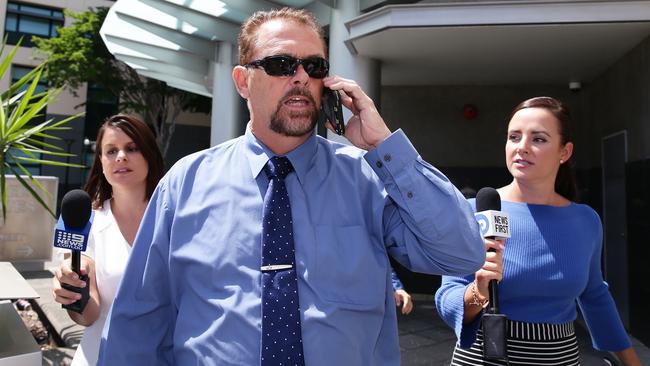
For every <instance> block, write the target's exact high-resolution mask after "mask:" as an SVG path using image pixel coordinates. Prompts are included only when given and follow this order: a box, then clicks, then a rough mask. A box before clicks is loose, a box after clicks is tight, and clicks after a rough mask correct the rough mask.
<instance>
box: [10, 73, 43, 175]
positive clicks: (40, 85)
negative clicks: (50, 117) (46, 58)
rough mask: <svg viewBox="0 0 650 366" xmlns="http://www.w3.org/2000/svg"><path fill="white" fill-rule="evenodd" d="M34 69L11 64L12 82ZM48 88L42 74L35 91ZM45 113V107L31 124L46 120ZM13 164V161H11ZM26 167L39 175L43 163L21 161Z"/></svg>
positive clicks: (38, 155)
mask: <svg viewBox="0 0 650 366" xmlns="http://www.w3.org/2000/svg"><path fill="white" fill-rule="evenodd" d="M30 71H32V68H30V67H25V66H18V65H11V83H12V84H13V83H15V82H16V81H18V80H20V78H22V77H23V76H25V75H26V74H27V73H29V72H30ZM28 86H29V84H28V85H26V86H24V87H23V89H26V88H27V87H28ZM45 90H47V80H45V78H43V76H41V78H40V80H39V81H38V85H37V86H36V90H35V93H41V92H44V91H45ZM45 114H46V111H45V109H43V110H41V115H40V116H36V117H34V118H33V119H32V120H31V121H29V124H30V125H36V124H39V123H42V122H45ZM12 153H13V154H15V155H16V156H24V154H23V153H20V152H18V151H15V150H14V151H12ZM35 157H36V158H40V154H36V156H35ZM9 163H10V164H11V163H12V162H11V161H9ZM20 164H21V165H22V166H23V167H25V169H27V170H28V171H29V172H30V173H32V174H33V175H39V174H41V165H40V164H34V163H26V162H21V163H20Z"/></svg>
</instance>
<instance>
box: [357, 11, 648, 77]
mask: <svg viewBox="0 0 650 366" xmlns="http://www.w3.org/2000/svg"><path fill="white" fill-rule="evenodd" d="M346 26H347V27H348V30H349V33H350V37H349V39H348V40H347V41H346V45H347V47H348V49H349V50H350V51H351V52H353V53H356V54H358V55H360V56H366V57H370V58H373V59H377V60H380V62H381V65H382V84H383V85H430V84H434V85H472V84H480V85H487V84H517V83H544V84H548V83H550V84H556V83H568V82H570V81H580V82H589V81H591V80H593V79H594V78H595V77H597V76H598V75H601V74H602V73H603V72H604V71H605V70H606V69H607V68H609V67H611V66H612V65H613V64H614V63H615V62H616V61H617V60H620V59H621V57H623V56H624V55H625V54H626V53H627V52H629V51H630V50H632V49H633V48H634V47H635V46H636V45H638V44H639V43H640V42H641V41H642V40H644V39H645V38H647V37H648V36H650V1H646V0H617V1H606V0H491V1H484V0H483V1H481V0H473V1H467V0H455V1H428V2H427V3H425V2H421V3H418V4H408V5H388V6H383V7H381V8H378V9H376V10H374V11H372V12H369V13H366V14H362V15H360V16H359V17H357V18H355V19H352V20H351V21H349V22H347V23H346Z"/></svg>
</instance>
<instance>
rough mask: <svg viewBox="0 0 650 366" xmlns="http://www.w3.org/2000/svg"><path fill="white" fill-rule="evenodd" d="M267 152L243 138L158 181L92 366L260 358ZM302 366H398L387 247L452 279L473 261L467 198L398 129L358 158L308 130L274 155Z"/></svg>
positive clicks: (481, 250)
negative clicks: (287, 168)
mask: <svg viewBox="0 0 650 366" xmlns="http://www.w3.org/2000/svg"><path fill="white" fill-rule="evenodd" d="M273 155H274V154H273V153H272V152H271V151H270V150H269V149H268V148H267V147H266V146H264V145H263V144H262V143H261V142H260V141H259V140H257V139H256V138H255V136H254V135H253V134H252V132H251V131H250V128H248V129H247V131H246V134H245V135H244V136H241V137H239V138H236V139H233V140H230V141H228V142H225V143H223V144H221V145H219V146H216V147H213V148H210V149H207V150H204V151H201V152H198V153H195V154H193V155H190V156H187V157H185V158H183V159H182V160H180V161H179V162H178V163H177V164H175V165H174V167H172V169H171V170H170V171H169V172H168V173H167V174H166V176H165V177H164V178H163V179H162V180H161V182H160V184H159V185H158V187H157V189H156V191H155V192H154V195H153V196H152V198H151V201H150V203H149V206H148V208H147V211H146V212H145V215H144V218H143V221H142V224H141V227H140V231H139V232H138V235H137V238H136V240H135V245H134V247H133V252H132V254H131V258H130V261H129V264H128V266H127V269H126V271H125V273H124V277H123V279H122V282H121V284H120V288H119V291H118V294H117V296H116V298H115V302H114V304H113V308H112V311H111V312H112V315H111V316H110V318H109V321H108V322H107V325H106V327H105V329H104V336H103V339H102V345H101V351H100V360H99V363H98V364H99V365H120V366H124V365H162V364H175V365H247V366H249V365H256V364H257V365H259V362H260V340H261V305H260V286H261V283H260V281H261V273H260V259H261V256H260V248H261V236H260V235H261V231H262V224H261V219H262V212H263V209H262V205H263V198H264V192H266V187H267V185H268V179H267V178H266V175H265V174H264V173H263V172H262V168H263V167H264V164H265V163H266V162H267V161H268V160H269V158H271V157H272V156H273ZM286 156H287V157H288V158H289V160H290V161H291V163H292V165H293V166H294V169H295V172H294V173H291V174H289V175H288V176H287V178H286V180H285V181H286V186H287V190H288V193H289V198H290V200H291V209H292V215H293V221H294V227H293V230H294V240H295V251H296V253H295V255H296V266H297V274H298V291H299V293H300V309H301V314H300V315H301V323H302V336H303V345H304V353H305V361H306V364H307V365H310V366H315V365H328V366H330V365H364V366H365V365H398V364H399V362H400V354H399V345H398V333H397V321H396V313H395V300H394V297H393V289H392V285H391V280H390V265H389V260H388V253H390V255H392V256H393V257H394V258H395V259H396V260H398V261H399V262H400V263H401V264H402V265H404V266H405V267H407V268H409V269H411V270H413V271H418V272H425V273H430V274H451V275H465V274H468V273H473V272H475V271H476V270H477V269H478V268H479V267H481V266H482V265H483V262H484V260H485V247H484V244H483V239H482V238H481V237H480V235H479V228H478V225H477V224H476V221H475V219H474V214H473V213H472V209H471V208H470V206H469V204H468V203H467V202H466V201H465V199H464V198H463V196H462V195H461V194H460V192H458V190H457V189H456V188H455V187H454V186H453V185H452V184H451V183H450V182H449V181H448V179H447V178H446V177H445V176H444V175H443V174H442V173H440V172H439V171H438V170H436V169H435V168H434V167H432V166H431V165H430V164H428V163H427V162H425V161H423V160H422V158H421V157H420V156H419V155H418V153H417V151H416V150H415V148H414V147H413V146H412V145H411V143H410V141H409V140H408V139H407V138H406V136H405V135H404V133H403V132H402V131H401V130H399V131H396V132H395V133H393V134H392V135H391V136H389V137H388V138H387V139H386V140H385V141H384V142H383V143H381V144H380V146H378V147H377V148H376V149H374V150H371V151H369V152H365V151H363V150H360V149H358V148H355V147H353V146H347V145H342V144H338V143H335V142H331V141H328V140H326V139H323V138H321V137H319V136H316V135H315V134H312V136H311V137H310V138H309V139H308V140H307V141H306V142H305V143H303V144H302V145H300V146H299V147H298V148H296V149H295V150H293V151H291V152H290V153H288V154H287V155H286Z"/></svg>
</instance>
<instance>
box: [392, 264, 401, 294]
mask: <svg viewBox="0 0 650 366" xmlns="http://www.w3.org/2000/svg"><path fill="white" fill-rule="evenodd" d="M390 281H391V283H392V284H393V291H397V290H403V289H404V284H403V283H402V281H400V279H399V277H397V272H395V270H394V269H392V268H391V269H390Z"/></svg>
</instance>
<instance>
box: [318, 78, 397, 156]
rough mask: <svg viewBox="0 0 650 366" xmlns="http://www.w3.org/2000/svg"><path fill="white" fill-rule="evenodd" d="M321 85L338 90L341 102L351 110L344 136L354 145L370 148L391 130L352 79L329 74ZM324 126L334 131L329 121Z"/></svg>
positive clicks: (370, 100)
mask: <svg viewBox="0 0 650 366" xmlns="http://www.w3.org/2000/svg"><path fill="white" fill-rule="evenodd" d="M323 85H324V86H326V87H328V88H330V89H332V90H336V91H338V93H339V95H340V96H341V103H342V104H343V105H344V106H345V107H346V108H347V109H349V110H350V111H352V118H350V119H349V120H348V123H347V124H346V126H345V137H346V138H347V139H348V140H349V141H350V142H351V143H352V144H353V145H354V146H356V147H358V148H361V149H364V150H371V149H374V148H375V147H377V145H379V144H380V143H382V141H384V140H385V139H386V137H388V136H390V133H391V132H390V130H389V129H388V126H386V123H385V122H384V119H383V118H381V115H379V112H378V111H377V108H376V107H375V103H374V102H373V101H372V99H370V97H368V95H366V93H364V92H363V90H362V89H361V87H360V86H359V84H357V83H356V82H355V81H354V80H349V79H343V78H342V77H339V76H329V77H326V78H325V79H323ZM326 127H327V128H328V129H330V130H332V131H334V128H333V126H332V125H331V124H329V122H328V123H327V125H326Z"/></svg>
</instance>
